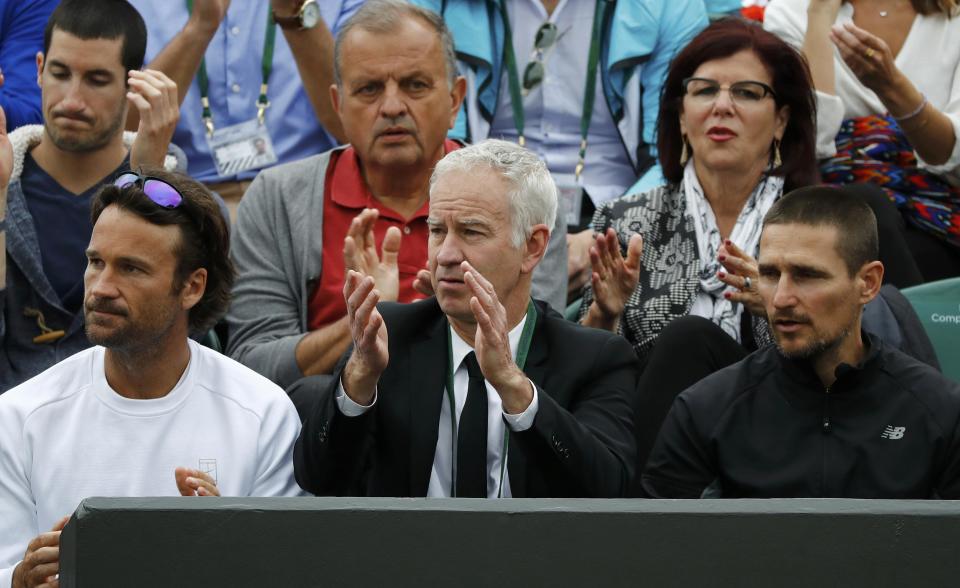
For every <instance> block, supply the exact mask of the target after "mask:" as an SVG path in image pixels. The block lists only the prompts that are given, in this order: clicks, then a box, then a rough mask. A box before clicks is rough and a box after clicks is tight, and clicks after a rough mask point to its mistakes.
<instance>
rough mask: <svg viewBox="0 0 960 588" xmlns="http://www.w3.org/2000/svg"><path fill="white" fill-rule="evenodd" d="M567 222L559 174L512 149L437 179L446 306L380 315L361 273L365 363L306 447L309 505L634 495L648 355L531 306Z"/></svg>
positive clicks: (476, 157) (445, 170)
mask: <svg viewBox="0 0 960 588" xmlns="http://www.w3.org/2000/svg"><path fill="white" fill-rule="evenodd" d="M556 214H557V193H556V187H555V186H554V184H553V182H552V180H551V179H550V174H549V172H548V171H547V169H546V167H545V166H544V165H543V164H542V163H541V162H540V161H539V160H538V158H537V157H536V155H534V154H533V153H531V152H529V151H526V150H525V149H523V148H521V147H518V146H516V145H514V144H512V143H507V142H504V141H484V142H482V143H479V144H477V145H474V146H471V147H467V148H465V149H461V150H458V151H454V152H452V153H450V154H449V155H447V156H446V157H445V158H444V159H443V160H441V161H440V163H438V164H437V166H436V170H435V171H434V174H433V177H432V178H431V182H430V217H429V220H428V221H427V222H428V224H429V226H430V240H429V248H428V250H429V266H430V282H431V284H432V286H433V289H434V292H436V297H434V298H430V299H427V300H423V301H420V302H415V303H413V304H408V305H399V304H392V303H383V304H379V305H378V304H377V303H378V301H379V294H378V292H377V291H376V290H375V289H374V281H373V279H372V278H370V277H362V276H361V275H360V274H358V273H356V272H349V274H348V276H347V279H346V283H345V285H344V297H345V299H346V302H347V311H348V316H349V320H350V328H351V333H352V338H353V350H352V353H348V355H347V358H348V359H346V361H345V362H344V361H341V364H340V367H339V369H338V371H337V372H336V377H335V378H334V380H333V382H332V383H331V385H330V386H329V387H328V388H327V389H326V390H325V391H324V393H323V395H322V397H321V398H320V402H319V404H318V406H317V408H316V409H314V412H313V414H312V415H310V416H309V417H308V418H307V419H306V422H305V423H304V426H303V429H302V432H301V434H300V438H299V439H298V440H297V445H296V449H295V451H294V468H295V471H296V477H297V481H298V482H299V483H300V485H301V486H302V487H303V488H304V489H306V490H308V491H310V492H313V493H315V494H338V495H374V496H474V497H490V498H494V497H498V496H517V497H526V496H578V497H613V496H622V495H623V494H624V493H625V492H626V489H627V487H628V484H629V482H630V478H631V475H632V473H633V472H632V468H633V463H634V445H633V436H632V432H631V431H632V429H631V426H632V425H631V414H630V407H629V404H628V402H627V394H628V393H630V392H631V391H632V390H633V389H634V387H635V385H636V379H637V371H636V370H637V368H636V358H635V356H634V355H633V351H632V349H631V348H630V345H629V344H628V343H627V342H626V341H625V340H624V339H622V338H620V337H619V336H616V335H613V334H610V333H606V332H603V331H599V330H593V329H587V328H583V327H579V326H577V325H575V324H573V323H569V322H567V321H565V320H563V319H562V318H561V317H560V316H559V315H557V314H556V313H553V312H552V311H549V310H548V309H547V307H546V305H544V304H542V303H533V302H532V301H531V299H530V282H531V275H532V273H533V270H534V268H535V267H536V266H537V264H538V263H539V262H540V260H541V259H542V258H543V254H544V251H545V250H546V247H547V243H548V242H549V239H550V227H552V226H553V222H554V220H555V218H556ZM388 333H389V335H388ZM505 456H506V457H505Z"/></svg>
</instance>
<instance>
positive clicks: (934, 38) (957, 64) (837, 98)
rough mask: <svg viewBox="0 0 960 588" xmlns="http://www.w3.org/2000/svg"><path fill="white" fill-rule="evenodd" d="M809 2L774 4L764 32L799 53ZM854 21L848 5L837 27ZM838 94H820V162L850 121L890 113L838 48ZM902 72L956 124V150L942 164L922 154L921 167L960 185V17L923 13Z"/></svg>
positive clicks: (900, 64)
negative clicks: (854, 71)
mask: <svg viewBox="0 0 960 588" xmlns="http://www.w3.org/2000/svg"><path fill="white" fill-rule="evenodd" d="M808 4H809V0H774V1H772V2H770V4H769V5H768V6H767V8H766V13H765V17H764V23H763V27H764V28H765V29H767V30H768V31H771V32H772V33H774V34H775V35H777V36H778V37H780V38H781V39H783V40H784V41H786V42H788V43H790V44H791V45H793V46H794V47H796V48H797V49H800V48H802V47H803V38H804V34H805V32H806V30H807V5H808ZM848 22H853V5H852V4H850V3H847V2H845V3H844V4H842V5H841V6H840V12H839V13H838V14H837V20H836V23H837V24H843V23H848ZM833 53H834V59H833V64H834V74H835V84H836V87H835V90H836V95H831V94H825V93H823V92H817V157H818V158H824V157H833V156H834V155H835V154H836V152H837V145H836V136H837V133H838V132H839V130H840V125H841V124H842V123H843V120H844V119H847V118H852V117H859V116H869V115H871V114H885V113H886V110H887V109H886V107H885V106H884V105H883V103H882V102H881V101H880V98H878V97H877V95H876V94H874V92H873V91H872V90H870V89H869V88H867V87H866V86H864V85H863V84H861V83H860V80H858V79H857V76H855V75H854V74H853V71H852V70H851V69H850V68H849V67H848V66H847V64H846V62H844V61H843V59H842V58H841V57H840V53H839V51H838V50H837V49H836V48H834V49H833ZM894 63H895V64H896V66H897V68H898V69H899V70H900V71H901V72H903V73H904V74H905V75H906V76H907V77H908V78H910V81H911V82H913V84H914V85H916V87H917V89H919V90H920V91H921V92H923V94H924V95H925V96H926V97H927V100H929V102H930V104H932V105H933V106H934V107H935V108H937V109H938V110H940V112H942V113H943V114H944V115H946V117H947V118H949V119H950V122H951V124H953V132H954V136H955V137H957V138H958V139H957V140H956V141H954V144H953V151H952V152H951V154H950V157H949V159H948V160H947V161H946V162H945V163H943V164H940V165H931V164H928V163H926V162H925V161H923V159H922V158H921V157H920V156H919V155H917V160H918V162H919V164H920V167H922V168H925V169H927V170H929V171H931V172H933V173H936V174H940V175H944V176H946V179H947V180H948V181H951V182H953V183H956V182H960V18H957V17H953V18H947V17H946V16H945V15H943V14H940V13H936V14H928V15H923V14H918V15H917V16H916V18H915V19H914V21H913V25H912V26H911V27H910V32H909V33H908V34H907V38H906V39H905V40H904V43H903V47H901V48H900V52H899V53H898V54H897V56H896V58H895V59H894Z"/></svg>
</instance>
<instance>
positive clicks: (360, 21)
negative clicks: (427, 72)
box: [333, 0, 458, 88]
mask: <svg viewBox="0 0 960 588" xmlns="http://www.w3.org/2000/svg"><path fill="white" fill-rule="evenodd" d="M408 18H416V19H420V20H421V21H423V22H424V23H426V24H427V25H429V26H430V28H432V29H433V30H434V32H436V33H437V37H438V38H439V39H440V48H441V50H442V51H443V57H444V61H446V66H447V85H448V86H450V87H451V88H452V87H453V82H454V81H456V79H457V75H458V68H457V53H456V51H455V50H454V45H453V35H452V34H451V33H450V29H448V28H447V25H446V24H445V23H444V22H443V17H442V16H440V15H439V14H437V13H436V12H434V11H432V10H427V9H426V8H421V7H419V6H415V5H413V4H410V3H409V2H406V1H405V0H367V1H366V2H364V3H363V5H362V6H360V9H359V10H357V12H356V13H354V15H353V16H351V17H350V18H349V19H347V22H346V23H344V25H343V26H342V27H340V30H339V31H338V32H337V39H336V41H334V44H333V81H334V82H335V83H336V84H337V86H340V87H342V86H343V83H342V82H343V78H342V77H341V73H340V58H341V52H342V51H343V40H344V39H346V38H347V35H348V34H350V31H352V30H353V29H362V30H364V31H369V32H371V33H378V34H387V33H392V32H394V31H396V30H397V29H398V28H399V27H400V24H401V23H402V22H403V21H404V20H405V19H408Z"/></svg>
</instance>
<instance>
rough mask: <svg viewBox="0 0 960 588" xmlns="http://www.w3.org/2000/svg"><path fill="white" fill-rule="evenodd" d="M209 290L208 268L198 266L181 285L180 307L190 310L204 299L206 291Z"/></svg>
mask: <svg viewBox="0 0 960 588" xmlns="http://www.w3.org/2000/svg"><path fill="white" fill-rule="evenodd" d="M206 291H207V269H206V268H203V267H201V268H198V269H195V270H193V272H192V273H191V274H190V275H189V276H187V279H186V280H184V282H183V284H182V285H181V290H180V308H182V309H183V310H190V309H191V308H193V307H194V306H196V305H197V304H198V303H199V302H200V300H202V299H203V294H204V292H206Z"/></svg>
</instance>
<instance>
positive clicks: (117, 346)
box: [0, 135, 300, 588]
mask: <svg viewBox="0 0 960 588" xmlns="http://www.w3.org/2000/svg"><path fill="white" fill-rule="evenodd" d="M4 143H6V137H5V135H3V136H0V171H3V172H5V173H9V169H10V167H11V165H10V160H11V158H10V151H9V147H8V145H5V144H4ZM141 173H145V174H147V175H141ZM141 173H131V172H127V173H123V174H121V175H120V176H119V177H118V178H117V179H116V180H115V182H114V183H113V184H112V185H108V186H106V187H105V188H103V189H102V190H101V191H100V192H98V193H97V195H96V196H95V197H94V199H93V202H92V214H91V220H92V221H93V223H94V228H93V235H92V237H91V240H90V245H89V247H88V248H87V251H86V256H87V269H86V272H85V274H84V299H83V309H84V318H85V321H86V332H87V336H88V337H89V339H90V341H91V342H92V343H93V344H95V345H96V346H95V347H93V348H91V349H88V350H85V351H82V352H80V353H78V354H76V355H74V356H72V357H70V358H68V359H66V360H64V361H63V362H61V363H59V364H57V365H55V366H53V367H51V368H50V369H48V370H46V371H45V372H43V373H41V374H40V375H38V376H36V377H34V378H32V379H30V380H28V381H27V382H24V383H23V384H21V385H20V386H17V387H16V388H13V389H11V390H10V391H8V392H6V393H4V394H3V395H2V396H0V586H11V585H12V586H13V587H14V588H19V587H21V586H37V585H42V584H45V583H48V582H50V581H51V578H52V577H54V576H55V575H56V574H57V573H58V570H59V537H60V530H61V529H62V528H63V526H64V524H65V523H66V519H65V518H63V517H64V516H65V515H69V514H70V513H71V512H73V510H74V509H75V508H76V507H77V504H78V503H79V502H80V500H82V499H83V498H84V497H87V496H164V495H177V494H178V493H179V494H181V495H183V496H219V495H220V494H224V495H231V496H250V495H257V496H288V495H295V494H297V493H298V490H297V488H296V484H294V483H293V476H292V474H293V472H292V467H291V465H292V462H291V453H292V449H293V443H294V441H295V439H296V436H297V434H298V432H299V428H300V427H299V418H298V417H297V414H296V411H295V410H294V408H293V405H292V404H291V403H290V401H289V400H288V399H287V397H286V395H285V394H284V392H283V390H281V389H280V388H279V387H277V386H276V385H274V384H272V383H271V382H270V381H268V380H267V379H266V378H263V377H262V376H260V375H258V374H256V373H255V372H253V371H251V370H249V369H247V368H245V367H243V366H241V365H240V364H238V363H236V362H234V361H233V360H230V359H228V358H227V357H225V356H222V355H220V354H218V353H216V352H214V351H212V350H210V349H207V348H205V347H201V346H200V345H198V344H197V343H195V342H193V341H190V340H189V339H188V337H187V336H188V334H189V333H190V332H193V333H202V332H204V331H205V330H207V329H209V328H210V327H211V326H212V325H213V323H214V322H215V321H216V320H217V318H218V317H219V316H221V315H222V314H223V312H224V311H225V310H226V307H227V304H228V301H229V298H230V289H231V287H232V285H233V279H234V270H233V265H232V263H231V261H230V258H229V255H228V250H229V232H228V228H227V224H226V221H225V220H224V218H223V216H222V214H221V211H220V208H219V206H218V204H217V202H216V201H215V200H214V198H213V197H212V195H211V194H210V192H209V191H208V190H207V189H206V188H204V187H203V186H202V185H201V184H198V183H197V182H195V181H193V180H190V179H189V178H186V177H183V176H179V175H175V174H170V173H167V172H164V171H162V170H159V169H149V170H146V171H145V172H143V171H142V172H141ZM0 186H6V182H5V181H2V178H0ZM51 528H52V530H50V531H47V529H51ZM21 558H22V559H21ZM18 560H19V561H18Z"/></svg>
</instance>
